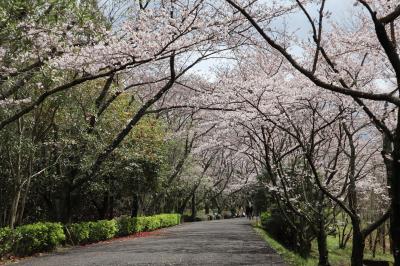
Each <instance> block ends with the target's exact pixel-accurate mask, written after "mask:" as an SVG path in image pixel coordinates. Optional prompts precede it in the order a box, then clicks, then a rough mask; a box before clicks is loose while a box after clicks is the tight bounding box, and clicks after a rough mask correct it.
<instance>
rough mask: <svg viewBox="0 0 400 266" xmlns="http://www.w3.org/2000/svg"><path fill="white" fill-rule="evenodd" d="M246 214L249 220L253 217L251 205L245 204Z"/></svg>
mask: <svg viewBox="0 0 400 266" xmlns="http://www.w3.org/2000/svg"><path fill="white" fill-rule="evenodd" d="M246 216H247V219H249V220H251V219H252V218H253V207H252V206H251V205H247V206H246Z"/></svg>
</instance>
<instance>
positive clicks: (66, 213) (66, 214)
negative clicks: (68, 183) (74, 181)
mask: <svg viewBox="0 0 400 266" xmlns="http://www.w3.org/2000/svg"><path fill="white" fill-rule="evenodd" d="M62 213H63V219H62V220H63V222H64V223H66V224H67V223H71V221H72V202H71V189H70V188H69V187H68V188H67V190H66V191H65V198H64V210H63V212H62Z"/></svg>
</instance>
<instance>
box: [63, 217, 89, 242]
mask: <svg viewBox="0 0 400 266" xmlns="http://www.w3.org/2000/svg"><path fill="white" fill-rule="evenodd" d="M65 235H66V236H67V239H68V242H69V243H70V244H72V245H77V244H86V243H89V239H90V238H89V236H90V223H85V222H83V223H75V224H68V225H66V226H65Z"/></svg>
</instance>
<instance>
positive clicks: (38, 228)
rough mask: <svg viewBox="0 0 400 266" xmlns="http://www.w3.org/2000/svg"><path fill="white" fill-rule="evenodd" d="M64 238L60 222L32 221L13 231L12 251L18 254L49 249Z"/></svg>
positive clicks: (28, 253)
mask: <svg viewBox="0 0 400 266" xmlns="http://www.w3.org/2000/svg"><path fill="white" fill-rule="evenodd" d="M64 240H65V234H64V230H63V226H62V225H61V224H60V223H34V224H27V225H23V226H20V227H17V228H16V229H15V231H14V243H13V248H12V250H13V253H14V254H15V255H19V256H25V255H31V254H33V253H36V252H43V251H51V250H53V249H54V248H56V247H57V246H59V245H61V244H62V243H63V242H64Z"/></svg>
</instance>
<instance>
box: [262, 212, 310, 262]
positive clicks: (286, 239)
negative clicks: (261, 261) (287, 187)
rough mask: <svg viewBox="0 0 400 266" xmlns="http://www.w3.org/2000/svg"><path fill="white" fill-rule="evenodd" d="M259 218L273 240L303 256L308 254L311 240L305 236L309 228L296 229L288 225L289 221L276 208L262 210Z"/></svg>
mask: <svg viewBox="0 0 400 266" xmlns="http://www.w3.org/2000/svg"><path fill="white" fill-rule="evenodd" d="M260 218H261V224H262V226H263V227H264V229H265V230H266V231H267V232H268V233H269V234H270V235H271V236H272V237H273V238H274V239H275V240H277V241H278V242H280V243H281V244H282V245H284V246H285V247H287V248H289V249H291V250H293V251H295V252H297V253H299V254H300V255H301V256H303V257H307V256H308V255H309V252H310V250H311V240H310V239H308V238H306V237H305V236H306V234H307V233H309V232H308V231H309V230H310V229H309V228H307V227H303V228H302V230H300V231H296V230H295V229H294V228H292V227H290V226H288V224H289V222H288V221H287V220H285V218H284V216H282V215H281V214H280V213H279V212H278V211H276V210H275V211H272V213H268V212H263V213H261V215H260ZM299 224H300V221H299ZM304 224H306V223H304Z"/></svg>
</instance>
